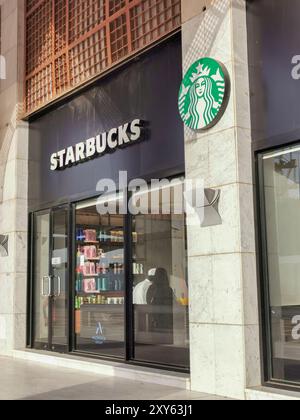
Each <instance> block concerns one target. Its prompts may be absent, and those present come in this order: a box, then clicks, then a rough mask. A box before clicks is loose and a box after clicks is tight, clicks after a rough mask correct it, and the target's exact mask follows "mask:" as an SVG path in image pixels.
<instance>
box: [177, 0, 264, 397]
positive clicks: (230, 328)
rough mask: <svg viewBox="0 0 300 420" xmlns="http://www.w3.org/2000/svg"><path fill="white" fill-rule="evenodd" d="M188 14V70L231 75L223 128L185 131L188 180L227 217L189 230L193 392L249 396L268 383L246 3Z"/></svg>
mask: <svg viewBox="0 0 300 420" xmlns="http://www.w3.org/2000/svg"><path fill="white" fill-rule="evenodd" d="M205 6H206V10H204V7H205ZM182 13H183V21H184V23H183V29H182V33H183V68H184V71H186V70H187V69H188V68H189V66H190V65H191V64H192V63H193V62H194V61H196V60H197V59H199V58H201V57H207V56H208V57H212V58H215V59H217V60H219V61H221V62H223V63H224V64H225V66H226V67H227V70H228V72H229V74H230V78H231V96H230V100H229V104H228V108H227V110H226V112H225V114H224V116H223V117H222V119H221V120H220V121H219V123H218V124H217V125H216V126H215V127H213V128H212V129H210V130H208V131H205V132H202V133H197V132H194V131H192V130H190V129H186V130H185V150H186V176H187V178H201V179H203V180H204V185H205V187H206V188H214V189H220V190H221V199H220V214H221V217H222V225H220V226H213V227H208V228H201V227H200V226H199V227H198V228H194V227H193V228H191V229H189V230H188V260H189V283H190V332H191V376H192V388H193V389H194V390H197V391H202V392H207V393H212V394H218V395H223V396H229V397H235V398H245V389H246V388H247V387H251V386H257V385H260V382H261V376H260V352H259V321H258V298H257V290H258V288H257V276H256V254H255V252H256V250H255V233H254V205H253V178H252V163H251V161H252V159H251V157H252V156H251V124H250V105H249V102H250V101H249V80H248V59H247V32H246V9H245V1H244V0H212V1H205V0H203V1H198V0H195V1H190V0H182Z"/></svg>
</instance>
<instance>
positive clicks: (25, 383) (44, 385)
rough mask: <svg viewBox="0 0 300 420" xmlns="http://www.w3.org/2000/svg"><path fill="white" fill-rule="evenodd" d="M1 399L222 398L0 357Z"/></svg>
mask: <svg viewBox="0 0 300 420" xmlns="http://www.w3.org/2000/svg"><path fill="white" fill-rule="evenodd" d="M0 372H1V380H0V400H20V399H26V400H110V401H112V400H130V399H132V400H207V399H209V400H219V399H222V398H218V397H215V396H208V395H203V394H199V393H196V392H189V391H183V390H180V389H177V388H172V387H168V386H161V385H156V384H149V383H143V382H135V381H129V380H124V379H119V378H111V377H107V376H100V375H96V374H85V373H82V372H78V371H75V370H71V369H61V368H60V369H58V368H56V367H49V366H44V365H41V364H38V363H33V362H26V361H21V360H14V359H10V358H0Z"/></svg>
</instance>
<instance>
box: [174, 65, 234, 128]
mask: <svg viewBox="0 0 300 420" xmlns="http://www.w3.org/2000/svg"><path fill="white" fill-rule="evenodd" d="M226 91H227V84H226V76H225V69H224V68H223V66H222V65H221V64H220V63H218V62H217V61H215V60H213V59H211V58H201V59H200V60H198V61H196V63H194V64H193V65H192V66H191V67H190V69H189V70H188V72H187V74H186V76H185V78H184V79H183V82H182V85H181V88H180V92H179V112H180V115H181V118H182V120H183V122H184V123H185V124H186V125H187V126H188V127H190V128H191V129H193V130H201V129H204V128H209V127H211V126H213V125H214V124H215V123H216V122H217V117H218V116H221V112H222V108H223V104H224V103H225V100H226Z"/></svg>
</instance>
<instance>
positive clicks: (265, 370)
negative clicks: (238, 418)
mask: <svg viewBox="0 0 300 420" xmlns="http://www.w3.org/2000/svg"><path fill="white" fill-rule="evenodd" d="M298 146H299V147H300V140H297V141H293V142H290V143H284V144H280V145H276V146H274V147H269V148H262V149H258V150H255V151H254V163H255V165H254V182H255V184H254V199H255V209H254V210H255V220H256V224H255V226H256V227H255V231H256V249H257V273H258V285H259V287H258V297H259V318H260V351H261V373H262V385H263V386H266V387H269V388H275V389H281V390H287V391H296V392H300V382H299V383H298V382H292V381H287V380H280V379H276V378H274V377H273V362H272V358H273V354H272V341H271V340H272V335H271V334H272V328H271V319H270V288H269V284H270V282H269V266H268V246H267V244H268V242H267V228H266V202H265V194H264V171H263V157H264V156H265V155H266V154H269V153H276V152H280V151H281V150H285V149H288V148H296V147H298Z"/></svg>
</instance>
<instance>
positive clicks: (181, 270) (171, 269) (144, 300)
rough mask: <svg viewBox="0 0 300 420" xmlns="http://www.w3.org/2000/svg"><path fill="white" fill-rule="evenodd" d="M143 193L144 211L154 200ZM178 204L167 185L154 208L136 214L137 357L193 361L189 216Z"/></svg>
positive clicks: (179, 362)
mask: <svg viewBox="0 0 300 420" xmlns="http://www.w3.org/2000/svg"><path fill="white" fill-rule="evenodd" d="M139 194H140V193H139ZM145 194H146V195H147V196H148V199H146V200H145V197H144V198H143V199H140V200H139V204H140V210H141V211H140V213H146V212H145V211H142V210H143V209H142V207H141V206H142V205H148V204H149V206H150V203H151V202H152V203H153V200H151V193H145ZM152 198H153V196H152ZM181 199H182V197H181ZM142 203H144V204H142ZM147 203H148V204H147ZM166 204H167V205H166ZM175 205H176V203H174V196H173V189H171V188H168V189H166V188H165V191H164V194H162V193H160V195H159V200H158V201H157V208H156V209H154V208H153V206H152V209H150V208H149V209H148V210H149V212H148V213H150V214H137V215H136V216H134V218H133V233H132V242H133V278H134V285H133V304H134V341H135V343H134V358H135V360H137V361H145V362H152V363H159V364H167V365H174V366H178V367H189V335H188V285H187V267H186V229H185V216H184V214H182V213H181V214H175V212H174V206H175ZM163 208H164V210H163ZM166 208H169V211H165V210H166ZM144 210H145V209H144ZM151 213H155V214H151Z"/></svg>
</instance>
